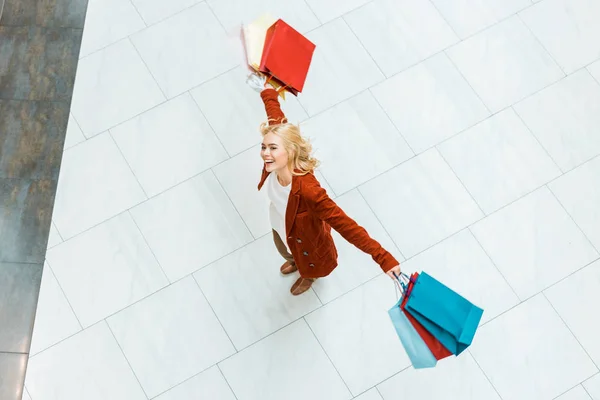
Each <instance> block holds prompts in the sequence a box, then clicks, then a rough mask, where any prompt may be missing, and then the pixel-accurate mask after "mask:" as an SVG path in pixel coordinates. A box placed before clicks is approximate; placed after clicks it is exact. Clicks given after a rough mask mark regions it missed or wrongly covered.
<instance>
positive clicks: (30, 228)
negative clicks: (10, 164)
mask: <svg viewBox="0 0 600 400" xmlns="http://www.w3.org/2000/svg"><path fill="white" fill-rule="evenodd" d="M55 192H56V181H51V180H39V181H38V180H30V179H4V178H0V220H2V224H1V225H0V261H12V262H29V263H42V262H43V261H44V254H45V252H46V247H47V243H48V232H49V230H50V223H51V219H50V218H51V214H52V202H53V200H54V194H55Z"/></svg>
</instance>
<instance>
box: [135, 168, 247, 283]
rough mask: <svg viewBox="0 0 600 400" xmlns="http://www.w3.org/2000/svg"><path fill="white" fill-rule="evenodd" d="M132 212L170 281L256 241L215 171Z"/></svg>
mask: <svg viewBox="0 0 600 400" xmlns="http://www.w3.org/2000/svg"><path fill="white" fill-rule="evenodd" d="M131 213H132V215H133V218H134V219H135V221H136V223H137V225H138V226H139V227H140V229H141V231H142V233H143V234H144V237H145V238H146V240H147V241H148V243H149V245H150V247H151V248H152V250H153V252H154V254H155V255H156V258H157V259H158V261H159V263H160V265H161V266H162V268H163V269H164V271H165V273H166V274H167V277H168V278H169V280H170V281H171V282H173V281H175V280H177V279H180V278H182V277H184V276H186V275H188V274H190V273H192V272H195V271H197V270H199V269H200V268H202V267H204V266H206V265H208V264H210V263H212V262H214V261H216V260H218V259H219V258H221V257H223V256H225V255H227V254H229V253H231V252H233V251H235V250H237V249H239V248H241V247H243V246H244V245H246V244H248V243H250V242H251V241H252V235H251V234H250V232H249V231H248V229H247V228H246V226H245V225H244V222H243V221H242V219H241V218H240V216H239V214H238V213H237V211H236V210H235V208H234V207H233V205H232V204H231V201H230V200H229V199H228V197H227V195H226V193H225V192H224V191H223V189H222V187H221V186H220V185H219V182H218V181H217V179H216V178H215V176H214V175H213V173H212V172H211V171H208V172H205V173H203V174H201V175H199V176H197V177H194V178H192V179H190V180H188V181H186V182H184V183H182V184H181V185H178V186H176V187H175V188H172V189H170V190H168V191H166V192H165V193H162V194H160V195H159V196H157V197H154V198H153V199H151V200H149V201H147V202H145V203H143V204H141V205H139V206H137V207H135V208H134V209H132V210H131Z"/></svg>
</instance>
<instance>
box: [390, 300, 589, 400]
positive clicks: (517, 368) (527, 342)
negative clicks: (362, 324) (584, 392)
mask: <svg viewBox="0 0 600 400" xmlns="http://www.w3.org/2000/svg"><path fill="white" fill-rule="evenodd" d="M557 343H560V345H559V346H557ZM498 349H502V351H498ZM470 352H471V354H472V355H473V357H474V358H475V359H476V360H477V363H478V364H479V366H480V367H481V368H482V370H483V371H484V372H485V374H486V376H487V377H488V378H489V380H490V382H491V383H492V385H494V387H495V388H496V390H497V391H498V393H499V394H500V396H502V399H503V400H517V399H523V400H529V399H552V398H555V397H556V396H558V395H560V394H561V393H564V392H565V391H567V390H568V389H569V388H572V387H573V386H575V385H577V384H578V383H580V382H581V381H583V380H584V379H586V378H589V377H590V376H592V375H593V374H595V373H596V372H597V371H598V370H597V369H596V366H595V365H594V364H593V363H592V361H591V360H590V359H589V357H588V356H587V355H586V353H585V351H584V350H583V348H582V347H581V346H580V345H579V343H577V341H576V340H575V338H574V337H573V335H572V334H571V332H569V330H568V329H567V327H566V326H565V324H564V323H563V322H562V321H561V319H560V317H559V316H558V315H557V314H556V312H554V310H553V309H552V306H551V305H550V304H549V303H548V301H547V300H546V299H545V297H544V296H543V295H538V296H535V297H533V298H531V299H529V300H527V301H526V302H524V303H522V304H520V305H519V306H517V307H516V308H514V309H512V310H511V311H510V312H509V313H506V314H503V315H501V316H500V317H498V318H496V319H495V320H494V321H491V322H490V323H488V324H486V325H484V326H482V327H481V328H479V330H478V332H477V335H476V337H475V340H474V341H473V345H472V346H471V350H470ZM525 354H526V358H525V360H526V362H515V360H523V357H524V355H525ZM384 398H385V396H384Z"/></svg>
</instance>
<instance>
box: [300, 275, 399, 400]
mask: <svg viewBox="0 0 600 400" xmlns="http://www.w3.org/2000/svg"><path fill="white" fill-rule="evenodd" d="M395 293H396V291H395V287H394V283H393V282H392V280H391V279H390V278H389V277H388V276H387V275H385V276H384V275H383V274H382V275H380V276H379V277H377V278H376V279H374V280H371V281H369V282H367V283H366V284H364V285H362V286H360V287H358V288H357V289H356V290H353V291H352V292H350V293H347V294H345V295H344V296H342V297H340V298H338V299H336V300H334V301H332V302H331V303H329V304H327V305H325V306H324V307H322V308H320V309H318V310H317V311H315V312H313V313H311V314H309V315H308V316H307V317H306V321H307V323H308V324H309V326H310V327H311V330H312V331H313V332H314V334H315V335H316V337H317V340H318V341H319V343H321V345H322V346H323V348H324V349H325V351H326V352H327V355H328V356H329V358H330V359H331V361H332V362H333V364H334V365H335V367H336V369H337V370H338V371H339V373H340V375H341V377H342V379H344V382H346V384H347V385H348V387H349V388H350V391H351V392H352V394H353V395H355V396H356V395H357V394H359V393H362V392H364V391H365V390H368V389H369V388H371V387H373V386H374V385H376V384H378V383H379V382H381V381H383V380H384V379H386V378H388V377H390V376H392V375H394V374H396V373H398V372H400V371H401V370H402V369H404V368H406V367H408V366H409V365H410V360H409V358H408V356H407V355H406V352H405V351H404V348H403V347H402V344H401V342H400V340H399V339H398V335H397V334H396V331H395V330H394V327H393V325H392V323H391V321H390V317H389V315H388V313H387V310H388V309H389V308H391V307H392V306H393V305H394V304H395V303H396V301H397V297H396V294H395Z"/></svg>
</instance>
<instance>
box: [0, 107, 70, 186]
mask: <svg viewBox="0 0 600 400" xmlns="http://www.w3.org/2000/svg"><path fill="white" fill-rule="evenodd" d="M68 118H69V103H68V102H62V101H61V102H37V101H36V102H31V101H14V100H0V132H2V134H1V135H0V178H26V179H57V178H58V172H59V170H60V162H61V156H62V149H63V143H64V140H65V131H66V129H67V120H68Z"/></svg>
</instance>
